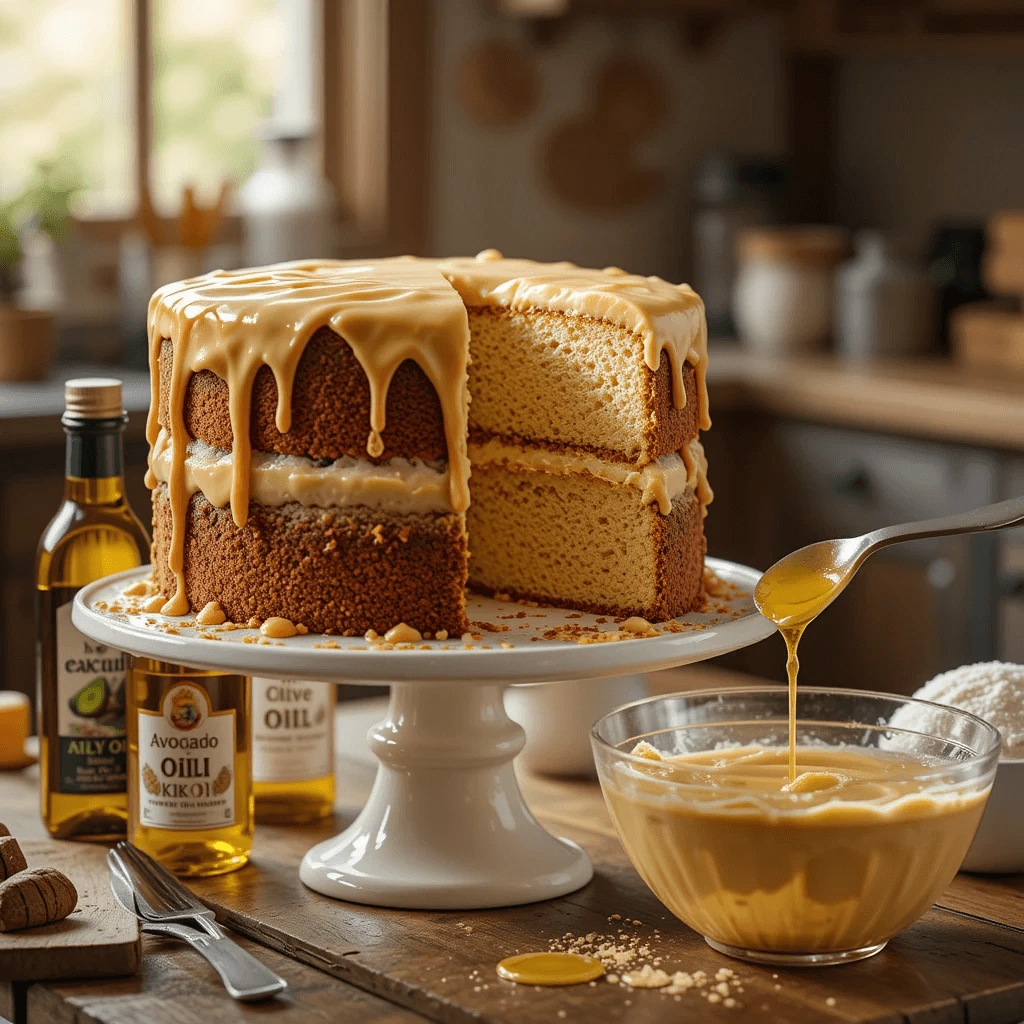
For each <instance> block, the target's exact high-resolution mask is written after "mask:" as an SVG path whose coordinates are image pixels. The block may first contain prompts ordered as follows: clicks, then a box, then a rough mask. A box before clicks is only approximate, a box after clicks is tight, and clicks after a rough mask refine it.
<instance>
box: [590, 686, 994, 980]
mask: <svg viewBox="0 0 1024 1024" xmlns="http://www.w3.org/2000/svg"><path fill="white" fill-rule="evenodd" d="M916 703H924V702H919V701H914V700H913V699H911V698H904V697H897V696H891V695H887V694H877V693H866V692H859V691H853V690H830V689H809V688H808V689H801V693H800V707H799V717H798V719H797V722H796V730H795V743H796V777H795V779H793V780H791V779H790V771H789V760H790V759H789V695H788V692H787V690H786V689H785V688H783V687H765V688H763V689H739V690H702V691H696V692H691V693H685V694H676V695H672V696H667V697H655V698H652V699H650V700H646V701H639V702H637V703H635V704H630V705H627V706H626V707H624V708H620V709H618V710H616V711H613V712H612V713H611V714H609V715H606V716H605V717H604V718H602V719H601V720H600V721H599V722H598V723H597V724H596V725H595V726H594V730H593V733H592V741H593V747H594V754H595V760H596V763H597V771H598V777H599V778H600V781H601V788H602V790H603V792H604V796H605V800H606V802H607V804H608V808H609V811H610V812H611V816H612V820H613V821H614V823H615V828H616V830H617V832H618V835H619V839H620V840H621V841H622V845H623V847H624V848H625V850H626V853H627V854H628V855H629V858H630V860H631V861H632V862H633V865H634V867H635V868H636V869H637V871H638V872H639V873H640V875H641V877H642V878H643V879H644V881H645V882H647V884H648V885H649V886H650V887H651V889H652V890H653V892H654V893H655V895H656V896H658V898H659V899H660V900H661V901H662V902H663V903H664V904H665V906H666V907H668V909H669V910H671V911H672V913H673V914H675V916H676V917H678V918H679V919H680V920H681V921H683V922H684V923H685V924H687V925H689V926H690V927H691V928H693V929H694V930H696V931H697V932H699V933H700V934H701V935H703V936H704V938H705V939H706V941H707V942H708V944H709V945H711V946H712V947H713V948H715V949H717V950H719V951H720V952H723V953H727V954H729V955H731V956H735V957H739V958H741V959H746V960H751V961H755V962H760V963H775V964H781V965H786V966H811V965H817V964H834V963H842V962H844V961H851V960H858V959H862V958H864V957H866V956H871V955H873V954H874V953H877V952H878V951H879V950H881V949H882V948H883V946H884V945H885V943H886V942H887V941H888V940H889V939H890V938H892V937H893V936H894V935H895V934H897V933H898V932H900V931H902V930H903V929H904V928H906V927H908V926H910V925H911V924H913V923H914V922H915V921H916V920H917V919H918V918H919V917H920V916H921V915H922V914H923V913H924V912H925V911H926V910H927V909H928V907H929V906H931V904H932V903H933V902H934V901H935V899H936V898H937V897H938V896H939V895H940V894H941V892H942V891H943V890H944V889H945V888H946V886H947V885H948V884H949V882H950V881H951V880H952V878H953V876H954V875H955V874H956V872H957V870H958V868H959V867H960V864H961V862H962V861H963V858H964V855H965V854H966V852H967V849H968V847H969V846H970V845H971V840H972V839H973V837H974V833H975V831H976V829H977V827H978V822H979V821H980V819H981V815H982V812H983V811H984V808H985V802H986V800H987V799H988V793H989V790H990V788H991V785H992V779H993V776H994V774H995V769H996V764H997V761H998V758H999V733H998V731H997V730H996V729H994V728H993V727H992V726H990V725H989V724H988V723H986V722H984V721H982V720H981V719H980V718H976V717H975V716H973V715H970V714H967V713H966V712H962V711H958V710H955V709H953V708H939V706H938V705H928V707H929V710H930V711H931V714H930V715H929V718H928V719H927V720H928V722H929V730H930V731H929V732H928V733H924V732H917V731H913V730H912V729H908V728H905V727H902V726H901V716H900V715H898V714H897V712H898V711H899V709H900V708H903V707H906V706H907V705H908V704H909V705H913V704H916ZM902 720H903V721H904V722H905V721H907V720H908V716H906V715H904V716H902ZM641 743H642V744H643V745H642V746H639V748H638V744H641Z"/></svg>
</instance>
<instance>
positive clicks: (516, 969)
mask: <svg viewBox="0 0 1024 1024" xmlns="http://www.w3.org/2000/svg"><path fill="white" fill-rule="evenodd" d="M602 974H604V966H603V965H602V964H601V961H600V960H595V959H594V958H593V957H592V956H582V955H581V954H579V953H519V954H518V955H516V956H509V957H506V958H505V959H504V960H502V961H501V962H500V963H499V964H498V977H499V978H504V979H505V980H506V981H514V982H516V983H517V984H519V985H582V984H583V983H584V982H587V981H595V980H596V979H597V978H600V977H601V975H602Z"/></svg>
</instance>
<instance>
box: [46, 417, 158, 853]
mask: <svg viewBox="0 0 1024 1024" xmlns="http://www.w3.org/2000/svg"><path fill="white" fill-rule="evenodd" d="M106 440H107V441H108V442H110V441H111V439H110V438H107V439H106ZM114 440H116V455H115V454H111V453H110V452H108V453H107V454H108V455H110V456H111V457H110V458H109V459H108V460H107V464H109V466H110V468H112V469H115V470H116V475H111V476H103V477H76V476H68V477H67V478H66V479H65V484H64V502H63V504H62V505H61V506H60V508H59V509H58V510H57V514H56V515H55V516H54V517H53V519H52V520H51V522H50V524H49V525H48V526H47V528H46V530H45V531H44V533H43V536H42V538H41V539H40V541H39V549H38V552H37V556H36V588H37V594H36V597H37V606H36V629H37V635H36V642H37V659H36V660H37V682H38V691H39V722H38V729H39V778H40V809H41V813H42V817H43V824H44V825H45V826H46V830H47V831H48V832H49V833H50V835H51V836H54V837H55V838H57V839H81V840H95V841H109V840H114V839H122V838H124V835H125V822H126V819H127V814H128V811H127V798H126V795H125V791H124V775H123V773H121V772H120V771H119V772H118V773H116V776H115V775H107V777H106V781H105V782H103V783H101V784H100V786H99V787H97V788H109V787H110V786H111V785H112V784H115V779H116V780H119V781H116V791H113V792H74V791H68V790H69V788H83V787H81V785H76V784H73V783H72V784H69V783H68V781H67V779H66V778H65V773H63V772H62V766H61V737H60V735H59V719H60V711H61V707H60V705H61V702H62V700H63V701H65V702H66V700H67V695H66V694H65V695H63V698H62V696H61V694H60V693H59V692H58V691H59V687H58V676H59V671H60V667H61V666H60V665H59V664H58V660H59V658H60V654H59V649H60V643H59V639H60V637H59V633H60V632H63V633H64V636H65V644H66V643H67V633H68V631H69V629H70V624H69V622H68V619H67V617H68V614H69V608H68V607H66V606H68V605H69V603H70V602H71V601H72V600H73V598H74V596H75V594H76V593H77V592H78V591H79V590H80V589H81V588H82V587H84V586H85V585H86V584H88V583H92V582H93V581H95V580H98V579H101V578H102V577H104V576H109V575H110V574H111V573H115V572H121V571H122V570H125V569H133V568H135V567H137V566H139V565H141V564H142V563H143V562H145V561H147V560H148V557H149V538H148V537H147V536H146V531H145V529H144V528H143V526H142V524H141V523H140V522H139V521H138V519H136V517H135V514H134V513H133V512H132V510H131V507H130V506H129V504H128V501H127V499H126V498H125V495H124V480H123V478H122V476H121V475H120V468H121V460H120V434H119V433H118V434H117V437H116V439H114ZM58 618H59V619H60V625H58ZM78 642H79V644H80V645H82V646H83V647H84V645H86V644H88V645H89V653H90V654H91V655H95V656H96V657H97V658H99V659H101V661H104V662H106V661H112V660H118V659H121V658H123V657H124V656H123V655H121V654H120V652H117V651H114V650H113V649H111V648H103V647H101V645H98V644H93V643H92V642H91V641H89V640H88V638H86V637H80V638H79V641H78ZM88 682H89V680H88V679H87V678H85V676H84V675H83V683H88ZM123 693H124V691H122V698H121V699H122V704H121V708H122V711H121V714H122V715H123ZM111 699H116V693H112V694H111ZM111 710H112V714H111V720H113V719H114V718H116V717H117V709H116V708H114V709H111ZM113 731H116V728H108V729H106V730H105V733H106V736H105V737H104V739H103V741H102V742H103V743H104V744H105V747H106V750H105V753H106V754H107V755H110V754H111V753H113V754H114V756H115V757H119V758H121V759H123V757H124V754H123V747H124V737H123V735H121V736H120V737H118V736H116V735H111V733H112V732H113ZM83 742H88V738H87V737H86V738H84V739H83ZM118 748H119V749H118ZM101 760H107V761H109V760H110V757H109V756H107V757H105V758H102V759H101ZM84 788H86V789H88V788H90V787H89V786H88V785H86V786H85V787H84Z"/></svg>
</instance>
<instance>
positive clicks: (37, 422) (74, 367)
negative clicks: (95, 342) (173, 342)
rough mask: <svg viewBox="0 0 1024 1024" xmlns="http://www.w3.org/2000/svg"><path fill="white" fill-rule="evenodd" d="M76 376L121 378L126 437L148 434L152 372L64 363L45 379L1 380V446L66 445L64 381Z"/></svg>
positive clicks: (89, 364)
mask: <svg viewBox="0 0 1024 1024" xmlns="http://www.w3.org/2000/svg"><path fill="white" fill-rule="evenodd" d="M75 377H116V378H117V379H118V380H120V381H121V383H122V385H123V388H122V398H123V401H124V408H125V412H127V413H128V417H129V419H128V428H127V432H126V435H125V436H126V438H128V439H129V440H135V439H136V438H141V437H143V436H145V432H146V412H147V410H148V409H149V394H150V391H149V373H148V372H147V371H145V370H127V369H122V368H121V367H117V366H108V365H100V364H91V363H63V364H58V365H56V366H54V367H53V368H52V369H51V371H50V373H49V375H48V376H47V378H46V380H40V381H25V382H9V381H0V448H15V447H22V446H25V445H31V446H37V445H50V444H59V445H63V444H64V434H63V431H62V430H61V426H60V417H61V413H63V412H64V381H66V380H72V379H73V378H75Z"/></svg>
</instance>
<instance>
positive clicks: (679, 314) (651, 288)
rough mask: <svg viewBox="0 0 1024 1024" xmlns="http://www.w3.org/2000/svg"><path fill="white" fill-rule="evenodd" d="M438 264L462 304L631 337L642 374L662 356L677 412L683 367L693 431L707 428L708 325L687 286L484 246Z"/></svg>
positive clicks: (682, 390) (701, 305)
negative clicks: (566, 320) (599, 325)
mask: <svg viewBox="0 0 1024 1024" xmlns="http://www.w3.org/2000/svg"><path fill="white" fill-rule="evenodd" d="M439 266H440V268H441V272H442V273H443V274H444V275H445V277H447V278H448V280H449V281H451V283H452V284H453V285H454V286H455V288H456V289H458V291H459V294H460V295H461V296H462V298H463V301H464V302H465V303H466V305H467V306H504V307H507V308H509V309H513V310H520V311H523V310H528V309H550V310H556V311H559V312H563V313H578V314H581V315H583V316H590V317H593V318H594V319H597V320H607V321H609V322H610V323H614V324H618V325H619V326H621V327H623V328H625V329H626V330H629V331H632V332H633V333H634V334H638V335H639V336H640V337H641V338H642V339H643V346H644V362H645V363H646V364H647V366H648V368H649V369H651V370H654V371H656V370H657V369H658V366H659V365H660V364H661V354H662V352H667V353H668V358H669V363H670V366H671V369H672V402H673V405H674V406H675V407H676V408H677V409H682V408H683V407H684V406H685V405H686V390H685V388H684V386H683V366H684V365H685V364H686V363H690V365H691V366H693V368H694V370H695V371H696V375H697V401H698V405H699V409H698V412H699V417H698V418H699V424H700V429H701V430H709V429H710V427H711V416H710V414H709V412H708V386H707V368H708V331H707V323H706V322H705V319H704V303H703V302H702V301H701V299H700V296H699V295H697V293H696V292H695V291H694V290H693V289H692V288H691V287H690V286H689V285H686V284H679V285H675V284H670V283H669V282H668V281H663V280H662V279H661V278H660V277H641V276H639V275H637V274H627V273H626V271H624V270H620V269H619V268H618V267H606V268H605V269H604V270H588V269H587V268H585V267H577V266H576V265H575V264H573V263H535V262H534V261H533V260H513V259H505V258H504V257H503V256H502V255H501V253H500V252H498V251H497V250H496V249H485V250H484V251H483V252H481V253H479V254H478V255H477V256H476V258H474V259H468V258H465V257H457V258H454V259H447V260H441V262H440V264H439Z"/></svg>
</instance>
